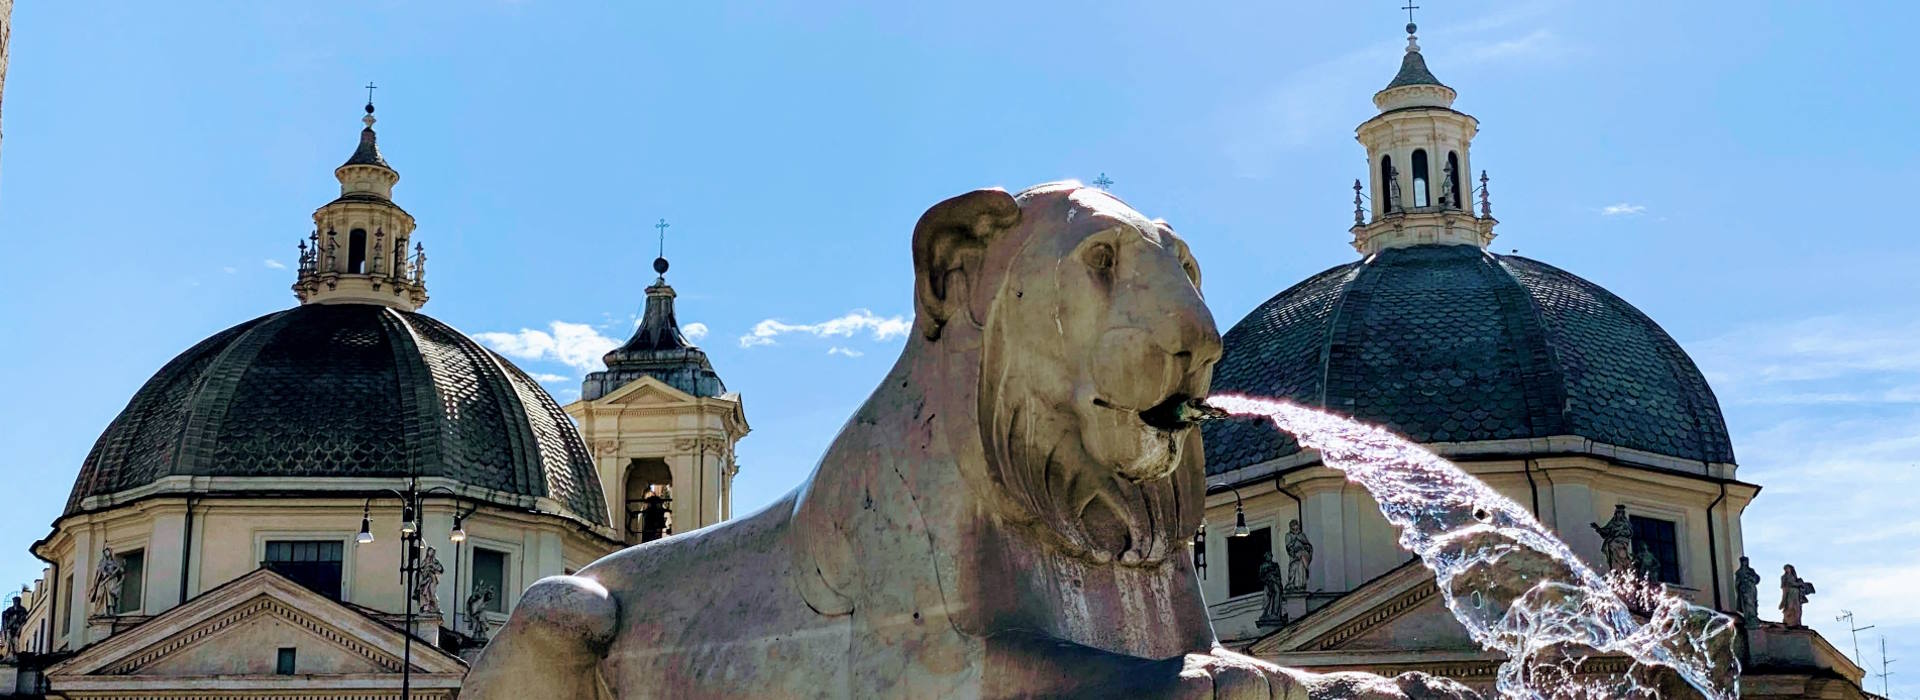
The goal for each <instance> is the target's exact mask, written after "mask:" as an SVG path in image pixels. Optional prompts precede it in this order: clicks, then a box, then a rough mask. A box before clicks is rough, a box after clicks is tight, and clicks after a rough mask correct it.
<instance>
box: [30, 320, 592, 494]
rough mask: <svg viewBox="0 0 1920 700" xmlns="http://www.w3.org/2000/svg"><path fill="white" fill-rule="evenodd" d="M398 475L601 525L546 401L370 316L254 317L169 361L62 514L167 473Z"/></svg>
mask: <svg viewBox="0 0 1920 700" xmlns="http://www.w3.org/2000/svg"><path fill="white" fill-rule="evenodd" d="M409 475H417V476H421V477H443V478H447V479H452V480H455V481H458V482H461V483H463V484H467V485H470V486H474V487H479V488H483V489H488V490H490V491H492V492H494V493H498V494H509V495H512V496H533V497H545V498H551V499H552V500H554V501H557V502H558V503H559V504H560V505H561V506H562V507H563V508H565V509H566V510H567V511H568V513H567V514H568V515H572V516H574V517H577V518H580V519H582V520H585V521H587V522H590V523H594V524H599V525H605V524H607V512H606V502H605V500H604V497H603V496H602V495H601V490H600V482H599V480H598V477H597V476H596V474H595V470H594V465H593V460H592V458H591V455H590V453H589V452H588V451H587V447H586V444H585V443H584V442H582V441H581V439H580V434H579V432H578V431H577V430H576V429H575V428H574V425H573V422H572V420H571V419H569V418H568V417H567V415H566V413H565V412H563V411H561V410H560V406H559V404H557V403H555V402H554V400H553V397H551V396H549V395H548V394H547V392H546V390H544V389H542V388H540V385H539V384H538V383H536V382H534V381H533V380H532V379H531V378H529V377H527V375H526V374H525V373H524V372H521V371H520V369H519V368H517V367H514V366H513V364H512V363H510V362H508V361H507V360H506V359H505V358H502V357H500V356H498V355H495V354H494V353H492V352H491V351H488V350H487V349H485V348H483V347H481V346H480V345H479V344H478V343H475V342H474V341H473V340H472V339H469V338H468V337H467V336H466V335H464V334H462V333H460V332H459V331H456V330H454V329H453V328H451V327H449V326H447V325H446V324H444V323H441V322H439V321H436V320H434V319H433V318H431V317H428V316H425V315H422V314H418V313H410V312H405V311H399V310H396V309H390V308H387V307H384V306H376V305H370V304H309V305H305V306H299V307H295V308H292V309H288V310H286V311H280V312H276V313H272V314H267V315H266V316H262V317H260V318H256V319H253V320H251V321H247V322H245V323H242V324H240V325H237V326H234V327H232V328H229V329H227V330H224V331H221V332H219V333H216V334H214V336H213V337H211V338H208V339H206V340H204V341H201V342H200V344H198V345H195V346H193V347H192V348H191V349H189V350H187V351H186V352H184V353H181V354H180V356H179V357H175V358H174V359H173V361H171V362H168V363H167V365H166V366H165V367H163V368H161V369H160V372H159V373H158V374H156V375H154V377H153V378H152V379H150V380H147V383H146V385H145V386H143V387H141V388H140V391H139V392H138V393H136V394H134V396H133V400H132V401H129V402H128V403H127V407H126V409H125V410H122V411H121V412H120V415H119V417H117V418H115V419H114V420H113V423H112V424H110V425H108V426H107V430H106V432H105V433H104V434H102V435H101V436H100V440H99V441H98V442H96V443H95V444H94V446H93V451H92V452H91V453H89V454H88V455H87V460H86V463H85V464H84V465H83V466H82V467H81V468H80V476H79V478H78V479H76V480H75V481H74V485H73V494H72V496H70V497H69V498H68V499H67V513H69V514H71V513H75V512H79V511H80V510H83V501H84V499H86V498H88V497H91V496H98V495H103V494H112V493H118V492H121V491H125V490H127V489H131V488H136V487H140V486H145V485H147V484H152V483H154V482H156V481H159V480H160V479H163V478H165V477H169V476H205V477H404V476H409ZM303 488H304V487H303Z"/></svg>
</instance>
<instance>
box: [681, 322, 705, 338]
mask: <svg viewBox="0 0 1920 700" xmlns="http://www.w3.org/2000/svg"><path fill="white" fill-rule="evenodd" d="M680 334H681V335H684V336H686V337H687V340H693V341H698V340H700V339H701V338H705V337H707V324H704V323H689V324H687V325H684V326H681V327H680Z"/></svg>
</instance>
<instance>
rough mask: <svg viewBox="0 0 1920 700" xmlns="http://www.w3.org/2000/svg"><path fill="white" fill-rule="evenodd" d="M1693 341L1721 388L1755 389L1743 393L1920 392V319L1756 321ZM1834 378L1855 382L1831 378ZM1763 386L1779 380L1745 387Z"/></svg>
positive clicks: (1842, 397)
mask: <svg viewBox="0 0 1920 700" xmlns="http://www.w3.org/2000/svg"><path fill="white" fill-rule="evenodd" d="M1687 347H1688V348H1689V349H1690V350H1691V351H1692V354H1693V356H1694V359H1695V360H1696V361H1697V362H1699V363H1700V367H1701V368H1702V369H1705V370H1706V371H1707V372H1708V376H1709V377H1711V378H1712V379H1713V381H1714V386H1715V387H1716V388H1727V387H1722V385H1723V384H1726V385H1729V386H1730V387H1731V388H1734V389H1736V390H1740V392H1739V393H1744V394H1750V395H1748V396H1741V397H1737V398H1743V399H1752V400H1757V401H1760V402H1768V399H1774V400H1776V401H1777V400H1778V399H1780V398H1781V397H1782V396H1792V395H1795V394H1796V393H1798V394H1799V395H1803V396H1808V397H1812V398H1817V399H1820V400H1815V401H1810V403H1836V402H1857V401H1861V400H1867V401H1891V402H1896V403H1911V402H1913V401H1915V400H1916V399H1920V320H1916V319H1911V318H1897V317H1863V316H1847V315H1833V316H1816V317H1812V318H1803V319H1797V320H1792V321H1785V322H1777V323H1768V324H1756V325H1750V326H1746V327H1743V328H1739V329H1736V330H1734V331H1731V332H1729V333H1726V334H1724V335H1722V336H1720V337H1718V338H1712V339H1709V340H1706V341H1704V342H1700V343H1691V344H1688V346H1687ZM1835 379H1849V380H1851V381H1850V382H1847V383H1845V384H1842V383H1836V382H1833V381H1829V380H1835ZM1801 382H1819V383H1818V384H1812V385H1800V384H1799V383H1801ZM1758 385H1773V387H1772V388H1771V389H1770V390H1769V391H1766V392H1749V391H1745V390H1746V389H1748V388H1751V387H1755V386H1758ZM1800 390H1805V391H1804V392H1801V391H1800Z"/></svg>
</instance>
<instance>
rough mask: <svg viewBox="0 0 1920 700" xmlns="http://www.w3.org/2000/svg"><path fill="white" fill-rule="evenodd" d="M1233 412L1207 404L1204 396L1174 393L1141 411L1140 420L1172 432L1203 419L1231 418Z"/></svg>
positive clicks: (1150, 425)
mask: <svg viewBox="0 0 1920 700" xmlns="http://www.w3.org/2000/svg"><path fill="white" fill-rule="evenodd" d="M1231 416H1232V414H1230V413H1227V412H1226V411H1222V410H1220V409H1218V408H1214V407H1212V406H1209V405H1207V398H1206V397H1204V396H1201V397H1193V396H1188V395H1186V394H1174V395H1172V396H1169V397H1167V400H1165V401H1161V402H1160V403H1157V404H1154V406H1153V407H1152V408H1149V409H1147V410H1145V411H1141V412H1140V420H1141V421H1143V422H1145V423H1146V424H1147V425H1148V426H1149V427H1152V428H1155V429H1158V430H1165V431H1168V432H1172V431H1175V430H1182V429H1185V428H1190V427H1193V426H1194V425H1195V424H1197V423H1200V422H1201V421H1209V420H1218V419H1221V418H1229V417H1231Z"/></svg>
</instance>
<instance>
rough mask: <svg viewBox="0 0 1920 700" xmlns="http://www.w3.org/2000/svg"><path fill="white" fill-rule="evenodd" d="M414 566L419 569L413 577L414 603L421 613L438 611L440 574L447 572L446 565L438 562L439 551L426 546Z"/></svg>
mask: <svg viewBox="0 0 1920 700" xmlns="http://www.w3.org/2000/svg"><path fill="white" fill-rule="evenodd" d="M415 566H418V567H419V568H420V571H419V572H418V573H417V574H416V578H415V579H414V586H413V602H414V605H415V606H416V607H417V608H418V609H419V610H420V612H423V613H438V612H440V575H441V574H444V573H446V572H447V567H445V566H442V565H441V564H440V553H439V552H437V551H434V549H433V548H432V547H428V548H427V553H426V554H423V555H421V557H420V561H419V563H417V564H415Z"/></svg>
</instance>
